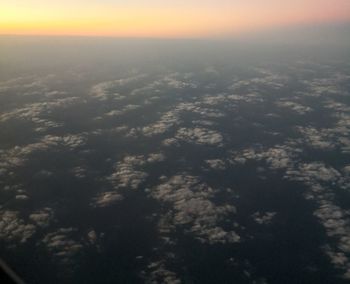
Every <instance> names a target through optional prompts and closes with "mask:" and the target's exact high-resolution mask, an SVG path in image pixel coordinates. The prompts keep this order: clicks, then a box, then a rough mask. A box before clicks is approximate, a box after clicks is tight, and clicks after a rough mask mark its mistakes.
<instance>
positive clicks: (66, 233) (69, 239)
mask: <svg viewBox="0 0 350 284" xmlns="http://www.w3.org/2000/svg"><path fill="white" fill-rule="evenodd" d="M76 231H77V230H76V229H74V228H61V229H58V230H57V231H55V232H53V233H48V234H47V235H46V236H45V237H44V238H43V239H42V241H41V242H42V243H43V244H44V245H45V246H46V247H47V249H48V250H49V251H50V252H51V253H52V254H53V256H54V257H55V258H56V259H57V260H59V261H60V262H61V263H70V261H71V258H72V257H73V256H74V255H76V254H77V253H78V252H80V251H81V250H82V249H83V244H82V243H81V241H79V240H75V239H74V237H73V236H74V235H75V232H76Z"/></svg>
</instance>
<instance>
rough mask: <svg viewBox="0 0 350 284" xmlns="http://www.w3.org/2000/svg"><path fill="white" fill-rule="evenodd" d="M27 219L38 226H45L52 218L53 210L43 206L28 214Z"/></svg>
mask: <svg viewBox="0 0 350 284" xmlns="http://www.w3.org/2000/svg"><path fill="white" fill-rule="evenodd" d="M29 219H30V220H32V221H33V222H35V223H36V224H37V225H38V226H40V227H47V226H48V225H49V224H50V222H51V220H52V219H53V210H52V209H51V208H48V207H47V208H44V209H42V210H39V211H36V212H34V213H32V214H30V215H29Z"/></svg>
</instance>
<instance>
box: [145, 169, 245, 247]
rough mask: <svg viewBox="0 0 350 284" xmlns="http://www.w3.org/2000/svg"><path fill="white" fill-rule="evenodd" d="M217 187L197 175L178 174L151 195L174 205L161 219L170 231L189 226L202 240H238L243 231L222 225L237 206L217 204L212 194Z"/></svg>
mask: <svg viewBox="0 0 350 284" xmlns="http://www.w3.org/2000/svg"><path fill="white" fill-rule="evenodd" d="M214 195H215V191H214V190H213V189H212V188H210V187H209V186H207V185H206V184H204V183H202V182H200V180H199V179H198V178H197V177H194V176H189V175H184V174H183V175H176V176H173V177H171V178H169V179H168V180H166V181H164V182H163V183H162V184H160V185H159V186H157V187H156V188H155V189H153V190H152V191H151V196H152V197H153V198H154V199H156V200H158V201H161V202H164V203H166V204H169V206H171V209H169V211H168V212H165V215H164V218H163V219H162V220H161V221H162V222H160V224H159V225H160V228H159V229H160V231H161V232H168V231H169V230H172V229H171V228H173V226H185V225H186V228H188V229H186V230H185V231H186V232H187V233H189V234H190V235H193V236H194V237H195V238H196V239H198V240H199V241H201V242H205V243H210V244H215V243H227V242H230V243H236V242H239V241H240V237H239V235H238V234H237V233H236V232H234V231H231V230H230V231H227V230H225V229H223V228H222V227H220V225H219V224H220V222H221V221H222V220H223V219H224V218H226V217H227V216H228V215H231V214H234V213H235V211H236V209H235V207H234V206H232V205H229V204H224V205H220V206H218V205H215V204H214V203H213V202H212V201H211V198H213V197H214Z"/></svg>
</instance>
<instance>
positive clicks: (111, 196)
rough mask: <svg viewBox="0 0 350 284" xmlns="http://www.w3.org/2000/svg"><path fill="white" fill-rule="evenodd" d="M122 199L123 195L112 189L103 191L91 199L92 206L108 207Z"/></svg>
mask: <svg viewBox="0 0 350 284" xmlns="http://www.w3.org/2000/svg"><path fill="white" fill-rule="evenodd" d="M121 200H123V196H122V195H120V194H119V193H117V192H114V191H108V192H103V193H101V194H99V195H98V196H97V197H95V198H94V199H93V202H92V206H93V207H108V206H111V205H113V204H115V203H117V202H119V201H121Z"/></svg>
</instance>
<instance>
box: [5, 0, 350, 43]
mask: <svg viewBox="0 0 350 284" xmlns="http://www.w3.org/2000/svg"><path fill="white" fill-rule="evenodd" d="M339 22H341V23H344V22H350V1H349V0H283V1H281V0H176V1H175V0H168V1H165V0H163V1H161V0H148V1H147V0H138V1H136V0H128V1H121V0H85V1H83V0H60V1H52V0H25V1H23V0H0V34H2V35H8V34H20V35H82V36H117V37H156V38H177V37H180V38H192V37H194V38H196V37H221V36H223V37H225V36H233V35H240V34H245V33H250V32H256V31H261V30H268V29H274V28H282V29H283V28H284V27H290V26H300V25H319V24H329V23H339Z"/></svg>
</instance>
